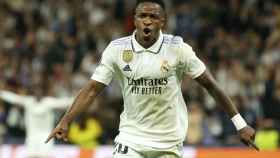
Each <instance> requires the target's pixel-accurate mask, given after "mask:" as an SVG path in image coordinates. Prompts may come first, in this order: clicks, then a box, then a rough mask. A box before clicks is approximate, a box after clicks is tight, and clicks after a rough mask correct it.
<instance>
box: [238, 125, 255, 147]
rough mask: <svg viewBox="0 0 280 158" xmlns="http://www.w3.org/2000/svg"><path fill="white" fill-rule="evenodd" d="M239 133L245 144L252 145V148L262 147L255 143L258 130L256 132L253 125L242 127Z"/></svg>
mask: <svg viewBox="0 0 280 158" xmlns="http://www.w3.org/2000/svg"><path fill="white" fill-rule="evenodd" d="M238 134H239V137H240V139H241V141H242V142H243V143H244V144H245V145H247V146H249V147H251V148H254V149H255V150H257V151H259V150H260V149H259V148H258V147H257V146H256V145H255V143H254V140H255V134H256V132H255V130H254V129H253V128H252V127H250V126H246V127H244V128H242V129H240V130H239V131H238Z"/></svg>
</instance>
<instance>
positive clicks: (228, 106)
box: [207, 86, 238, 118]
mask: <svg viewBox="0 0 280 158" xmlns="http://www.w3.org/2000/svg"><path fill="white" fill-rule="evenodd" d="M207 90H208V92H209V94H210V95H211V96H212V97H213V98H214V99H215V101H216V102H217V103H218V105H219V106H222V107H223V109H224V110H225V111H226V112H227V114H228V115H229V116H230V118H232V117H233V116H235V115H236V114H238V110H237V108H236V106H235V105H234V104H233V102H232V100H231V99H230V98H229V97H228V96H227V95H226V94H225V93H224V92H223V91H222V89H220V88H219V87H218V86H214V87H213V88H208V89H207Z"/></svg>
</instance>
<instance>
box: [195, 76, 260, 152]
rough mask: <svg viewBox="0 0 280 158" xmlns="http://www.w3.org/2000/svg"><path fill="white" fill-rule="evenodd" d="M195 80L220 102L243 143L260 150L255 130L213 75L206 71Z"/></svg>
mask: <svg viewBox="0 0 280 158" xmlns="http://www.w3.org/2000/svg"><path fill="white" fill-rule="evenodd" d="M195 80H196V81H197V82H198V83H199V84H200V85H202V86H203V87H204V88H205V89H206V90H207V91H208V92H209V93H210V95H211V96H212V97H213V98H214V99H215V101H216V102H218V104H219V105H220V106H222V107H223V109H224V110H225V111H226V113H227V114H228V115H229V116H230V118H231V120H232V122H233V123H234V125H235V127H236V129H237V130H238V133H239V136H240V138H241V141H242V142H243V143H244V144H246V145H248V146H251V147H254V148H255V149H256V150H259V149H258V148H257V147H256V145H255V144H254V138H255V130H254V129H253V128H251V127H250V126H248V125H247V124H246V122H245V120H244V119H243V118H242V117H241V115H240V114H239V112H238V110H237V108H236V106H235V105H234V104H233V102H232V100H231V99H230V98H229V97H228V96H227V95H226V94H225V92H224V91H223V90H222V89H221V88H220V87H219V86H218V84H217V82H216V80H215V79H214V77H213V76H212V75H211V73H210V72H209V71H207V70H206V71H205V72H203V73H202V74H201V75H200V76H198V77H197V78H195Z"/></svg>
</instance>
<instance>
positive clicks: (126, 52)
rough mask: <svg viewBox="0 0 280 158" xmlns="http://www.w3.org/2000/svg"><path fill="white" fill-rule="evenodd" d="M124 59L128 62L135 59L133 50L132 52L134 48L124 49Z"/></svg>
mask: <svg viewBox="0 0 280 158" xmlns="http://www.w3.org/2000/svg"><path fill="white" fill-rule="evenodd" d="M122 59H123V61H124V62H126V63H129V62H131V61H132V59H133V52H132V50H124V51H123V55H122Z"/></svg>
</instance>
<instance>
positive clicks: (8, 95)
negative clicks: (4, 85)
mask: <svg viewBox="0 0 280 158" xmlns="http://www.w3.org/2000/svg"><path fill="white" fill-rule="evenodd" d="M0 98H1V99H2V100H4V101H6V102H8V103H10V104H16V105H20V106H23V105H24V102H25V101H26V100H27V97H25V96H22V95H18V94H16V93H13V92H10V91H5V90H1V91H0Z"/></svg>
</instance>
